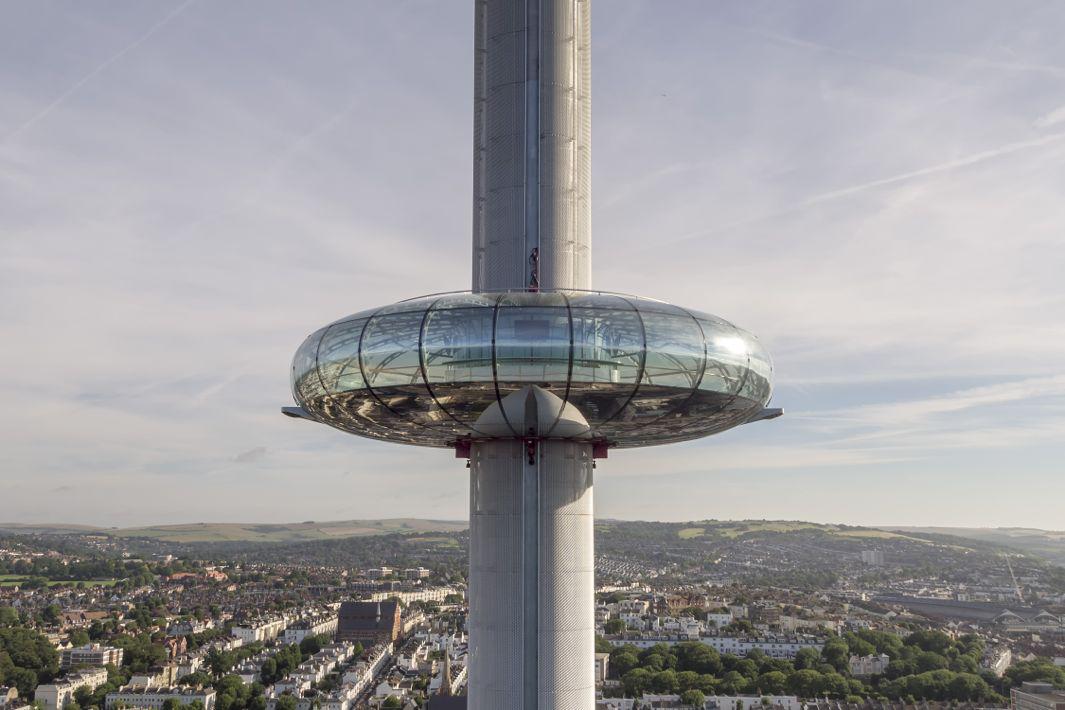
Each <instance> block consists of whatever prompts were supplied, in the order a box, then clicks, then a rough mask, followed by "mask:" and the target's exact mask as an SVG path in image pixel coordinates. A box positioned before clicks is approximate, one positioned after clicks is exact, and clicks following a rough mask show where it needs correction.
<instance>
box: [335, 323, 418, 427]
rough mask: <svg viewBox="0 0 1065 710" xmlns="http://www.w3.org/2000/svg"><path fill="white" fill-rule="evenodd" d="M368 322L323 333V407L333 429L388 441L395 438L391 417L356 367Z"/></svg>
mask: <svg viewBox="0 0 1065 710" xmlns="http://www.w3.org/2000/svg"><path fill="white" fill-rule="evenodd" d="M368 320H369V319H368V318H357V319H355V320H349V321H344V322H341V323H337V324H336V325H331V326H329V328H328V329H327V330H326V333H325V336H324V337H323V338H322V343H321V345H320V346H319V347H318V374H319V375H320V376H321V378H322V383H323V384H324V385H325V390H326V392H327V393H328V394H329V395H330V396H329V397H327V398H326V400H325V402H323V405H322V406H323V409H324V410H326V411H327V413H328V416H329V421H330V423H332V424H333V425H334V426H337V427H339V428H341V429H344V430H345V431H354V432H356V433H362V434H365V435H366V436H375V437H379V438H382V439H389V438H391V437H393V436H396V435H397V433H396V432H395V431H394V430H393V428H392V427H391V426H389V424H390V422H391V421H392V419H393V418H394V417H393V415H392V413H391V412H389V411H388V410H387V409H385V408H384V407H383V406H381V403H380V402H378V401H377V400H376V399H375V398H374V396H373V394H371V393H370V391H369V390H368V389H367V388H366V381H365V380H364V379H363V377H362V369H361V368H360V366H359V341H360V339H361V338H362V334H363V330H364V329H365V327H366V323H367V321H368ZM404 440H405V439H404Z"/></svg>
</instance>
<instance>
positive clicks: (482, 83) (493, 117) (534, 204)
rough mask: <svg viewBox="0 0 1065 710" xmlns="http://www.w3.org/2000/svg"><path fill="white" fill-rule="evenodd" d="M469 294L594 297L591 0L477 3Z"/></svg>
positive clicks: (490, 0) (486, 0)
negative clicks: (582, 292)
mask: <svg viewBox="0 0 1065 710" xmlns="http://www.w3.org/2000/svg"><path fill="white" fill-rule="evenodd" d="M475 3H476V31H475V63H474V82H475V84H474V168H473V173H474V180H473V199H474V206H473V290H474V291H492V290H506V289H514V288H519V289H520V288H525V287H527V286H528V285H529V282H530V276H531V274H530V272H531V268H530V266H531V264H530V259H531V258H533V255H534V251H535V252H536V255H537V256H538V261H539V279H538V280H539V286H540V287H542V288H545V289H551V288H563V289H564V288H575V289H587V288H591V283H592V278H591V205H590V202H591V199H590V198H591V137H592V103H591V0H475Z"/></svg>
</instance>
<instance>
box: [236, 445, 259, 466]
mask: <svg viewBox="0 0 1065 710" xmlns="http://www.w3.org/2000/svg"><path fill="white" fill-rule="evenodd" d="M264 458H266V447H265V446H256V447H255V448H254V449H248V450H247V451H242V452H241V453H239V454H237V455H236V456H234V457H233V461H235V462H236V463H257V462H259V461H262V460H263V459H264Z"/></svg>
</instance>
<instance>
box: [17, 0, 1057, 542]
mask: <svg viewBox="0 0 1065 710" xmlns="http://www.w3.org/2000/svg"><path fill="white" fill-rule="evenodd" d="M812 7H813V8H814V10H806V11H805V12H800V11H799V10H798V9H788V8H780V7H775V6H772V5H769V4H760V3H756V4H751V5H749V6H744V7H743V8H738V7H737V8H730V7H720V8H713V9H712V10H708V9H707V8H706V7H705V6H704V5H702V4H699V3H693V2H688V3H681V2H678V3H676V7H675V8H674V9H672V10H671V12H670V13H656V12H655V11H654V10H653V5H652V4H651V3H646V2H644V3H639V2H619V3H616V4H615V3H611V4H610V5H600V6H598V7H597V13H596V32H595V38H594V53H595V56H596V62H595V66H594V70H593V71H594V73H595V82H594V86H595V88H594V92H595V93H594V100H595V103H596V114H595V123H596V137H595V141H594V143H593V173H594V182H595V193H594V199H593V205H594V210H593V224H594V227H593V229H594V230H595V236H596V239H595V247H594V249H595V255H596V256H595V258H596V264H597V266H596V270H597V280H596V284H595V285H596V287H601V288H603V289H605V290H611V289H615V288H620V289H623V290H625V289H624V287H625V286H630V287H631V286H633V285H638V289H637V290H638V291H639V292H640V293H643V294H647V295H651V296H655V297H660V298H664V299H667V300H670V301H673V302H679V303H685V304H694V305H700V306H705V307H706V308H707V310H710V311H712V312H714V313H717V314H719V315H721V316H723V317H726V318H729V319H731V320H734V321H735V322H738V323H740V324H742V325H744V326H745V327H749V328H750V329H751V330H752V331H754V332H757V333H758V334H759V336H760V337H761V338H762V339H763V341H764V342H765V344H766V346H767V347H768V349H769V350H770V352H772V353H773V355H774V357H775V361H776V366H777V387H776V395H775V397H774V402H773V404H774V405H775V406H784V407H785V408H786V409H787V412H788V414H787V416H786V417H784V418H783V419H779V420H777V421H775V422H774V423H773V425H772V426H771V427H756V428H754V429H752V430H745V428H741V429H739V430H737V431H733V432H727V433H725V434H722V435H719V436H716V437H714V438H712V439H710V440H706V441H700V442H693V443H688V444H684V445H680V446H676V447H670V448H668V449H650V450H642V451H624V452H618V453H616V454H614V455H612V456H611V458H610V459H609V460H608V461H605V462H602V464H601V466H600V468H599V471H598V473H599V479H600V480H599V482H600V485H599V486H598V487H597V488H598V496H597V498H598V500H597V515H598V516H599V517H613V518H628V519H668V520H688V519H703V518H719V519H725V518H769V519H773V518H783V519H810V520H817V521H820V522H843V523H855V524H872V525H875V524H900V525H901V524H930V525H1011V524H1012V525H1024V526H1031V527H1044V528H1050V529H1062V528H1065V519H1063V518H1062V517H1061V514H1060V511H1059V510H1058V509H1057V506H1056V501H1059V500H1061V497H1062V495H1063V494H1065V482H1063V478H1062V477H1061V476H1060V473H1061V465H1060V464H1059V463H1058V462H1059V461H1060V460H1065V455H1063V454H1065V445H1063V444H1062V434H1063V433H1065V375H1062V374H1060V372H1061V371H1060V365H1059V364H1058V363H1059V362H1060V360H1061V356H1062V355H1063V354H1065V328H1063V327H1062V326H1063V325H1065V323H1063V320H1065V315H1063V309H1062V308H1061V306H1062V305H1065V287H1062V286H1061V284H1060V283H1059V282H1058V272H1059V271H1060V267H1061V266H1062V265H1065V264H1063V262H1065V247H1063V245H1062V243H1061V239H1060V237H1059V236H1058V232H1059V231H1060V230H1055V225H1057V224H1060V222H1061V219H1062V218H1065V206H1063V205H1062V204H1059V203H1060V202H1061V201H1060V199H1059V196H1060V189H1061V187H1062V185H1063V183H1065V172H1063V171H1062V168H1061V165H1060V163H1061V161H1060V158H1061V157H1062V155H1063V153H1065V140H1063V139H1065V105H1063V104H1065V50H1063V49H1062V48H1061V47H1059V46H1056V38H1055V37H1054V34H1053V32H1052V28H1053V26H1054V23H1053V22H1050V21H1049V20H1050V19H1052V18H1056V19H1062V15H1063V14H1065V10H1063V9H1061V8H1058V7H1055V6H1053V5H1051V4H1049V3H1030V4H1026V5H1024V6H1023V10H1022V11H1007V9H1006V8H1001V7H998V6H996V5H993V4H990V3H988V4H985V5H983V6H982V12H980V13H974V14H973V16H972V17H970V18H969V20H970V21H969V22H961V23H959V22H956V20H957V18H956V17H955V16H954V15H953V14H952V13H950V12H949V11H948V10H949V9H948V8H939V9H936V8H921V9H919V10H918V9H916V7H917V6H912V7H909V8H908V11H906V12H895V11H894V9H891V10H890V11H889V8H886V7H881V8H875V7H866V8H844V7H836V6H832V5H829V4H815V5H814V6H812ZM19 12H20V15H21V16H20V20H22V21H20V22H17V23H11V25H10V26H9V27H8V28H6V29H0V33H3V34H0V37H3V38H4V40H5V41H4V46H5V47H6V49H5V50H3V51H4V53H5V55H4V56H5V58H6V59H7V61H5V62H4V67H5V68H4V69H3V70H0V95H2V96H3V97H4V98H5V99H6V101H4V102H3V106H4V108H3V110H2V111H0V182H2V183H3V184H4V185H5V186H6V188H5V190H3V191H0V208H2V210H3V211H2V214H3V215H4V216H3V217H0V230H2V232H3V233H4V235H5V236H4V238H3V240H2V241H0V295H2V300H3V306H0V328H2V332H4V333H5V335H7V336H8V338H9V342H16V343H18V344H19V346H18V347H16V348H10V347H9V348H5V349H3V350H2V351H0V363H2V364H3V365H4V367H3V369H2V371H3V374H0V394H2V395H3V396H4V397H5V399H6V400H7V402H8V407H6V408H5V411H4V412H3V414H0V424H2V426H3V427H4V434H3V435H2V436H0V442H2V446H0V482H2V483H3V484H4V487H5V493H6V495H5V497H6V498H7V499H8V501H9V503H10V506H9V508H8V513H6V514H5V515H4V516H3V517H4V518H5V519H10V520H12V521H16V522H17V521H26V522H38V521H46V520H57V519H63V520H69V521H73V522H86V523H98V524H105V525H111V524H114V525H120V526H121V525H129V524H138V523H167V522H193V521H198V520H218V521H236V520H241V521H244V520H254V521H261V522H269V521H294V520H304V519H320V520H325V519H346V518H377V517H431V518H448V519H462V518H465V517H467V510H466V505H467V501H466V493H465V490H464V483H465V479H466V471H465V469H464V468H462V465H461V462H458V461H454V460H441V458H440V455H439V453H437V452H432V451H422V450H416V449H407V448H403V449H396V448H393V447H387V446H385V445H384V444H380V443H376V442H371V441H368V440H366V441H363V440H358V439H355V438H353V437H346V436H343V435H341V434H339V433H337V432H332V431H329V430H327V429H325V428H324V427H302V426H296V425H294V424H293V423H291V422H289V421H286V420H284V419H283V418H281V417H280V415H278V414H277V406H278V405H279V403H282V402H287V401H288V400H289V394H288V389H287V388H288V383H287V381H286V379H285V378H284V376H283V375H284V371H285V367H284V365H285V363H287V362H288V359H289V356H290V351H291V347H292V343H293V342H298V340H299V339H300V338H302V337H303V336H304V335H305V334H306V325H307V324H306V320H305V315H304V313H305V312H307V311H313V312H316V313H321V314H323V320H325V319H328V318H329V317H331V316H330V311H329V308H331V307H333V306H334V305H335V304H336V303H342V304H343V305H342V306H340V307H339V309H338V312H336V313H334V314H333V316H335V317H341V316H343V315H345V314H346V313H350V312H354V311H357V310H361V309H363V308H367V307H371V306H375V305H379V304H381V303H388V302H390V301H394V300H397V299H399V298H404V297H408V296H411V295H415V294H414V293H413V292H412V291H411V286H410V284H412V283H414V284H418V285H417V287H416V289H415V291H416V292H418V293H420V292H423V291H424V292H431V291H447V290H453V289H460V288H464V287H465V285H466V284H467V282H468V278H469V264H468V253H467V251H466V246H467V244H468V239H469V209H468V205H469V196H470V181H469V179H468V173H469V168H470V156H469V148H468V146H469V141H470V129H469V125H470V107H469V101H468V100H464V99H463V98H462V97H469V96H472V62H471V58H470V57H469V46H470V44H471V42H472V32H471V30H470V25H471V22H470V20H471V16H470V8H469V7H468V6H466V5H462V6H455V7H452V6H447V7H437V6H429V7H424V6H421V5H418V4H416V3H397V4H395V5H394V6H389V7H387V8H375V10H374V12H365V13H360V12H356V11H355V10H354V9H352V8H345V7H344V6H343V5H340V4H336V5H333V6H330V8H329V14H330V16H331V18H332V19H331V21H330V22H323V21H322V17H323V16H324V15H325V11H324V10H323V11H322V12H321V13H320V14H318V15H315V16H303V15H301V14H299V13H297V12H294V11H291V10H290V9H289V8H286V7H284V6H282V5H270V6H269V11H263V12H261V13H259V14H257V15H255V16H254V17H251V16H250V15H244V14H241V13H240V12H238V11H236V10H232V9H223V8H217V7H208V6H207V5H206V4H200V3H197V2H186V3H184V4H182V5H177V6H173V7H171V8H169V9H166V10H164V9H163V8H160V7H154V8H153V7H147V6H139V5H135V4H133V3H128V4H121V3H120V4H116V5H113V6H110V8H109V9H108V11H107V13H106V14H105V13H102V12H93V13H91V14H89V13H85V12H84V11H80V10H76V9H74V8H63V7H61V6H55V7H53V8H52V9H51V10H48V9H46V8H38V7H35V8H20V10H19ZM992 18H993V19H992ZM977 20H978V21H977ZM15 26H19V33H18V35H16V34H15V30H14V27H15ZM398 28H402V33H400V31H399V29H398ZM873 28H876V31H875V32H874V31H873ZM46 33H47V34H46ZM44 37H54V38H55V41H56V44H57V46H59V47H62V49H63V51H56V52H53V53H49V54H47V55H45V56H41V54H40V52H39V46H40V45H39V42H41V41H42V40H43V38H44ZM1003 37H1009V38H1010V39H1011V40H1012V44H1008V45H1007V44H1004V43H1003V41H1002V38H1003ZM407 43H413V44H415V45H417V46H419V47H422V48H423V51H422V52H420V53H409V52H407V51H405V50H404V51H400V47H402V46H404V45H405V44H407ZM279 44H280V45H281V46H283V47H284V48H285V50H286V51H280V52H271V51H270V50H271V47H275V46H277V45H279ZM351 67H356V69H355V70H352V69H351ZM363 68H365V71H363V70H362V69H363ZM664 74H665V75H666V76H667V80H666V84H665V86H662V77H663V75H664ZM456 97H458V98H457V99H456ZM428 116H431V117H432V120H431V121H429V120H426V117H428ZM395 153H398V154H399V155H400V156H401V157H400V159H399V160H396V159H395ZM637 198H638V200H637ZM648 234H653V235H660V236H654V237H652V238H647V235H648ZM442 240H447V244H448V246H449V247H452V248H448V249H441V248H439V246H440V244H441V241H442ZM644 241H646V245H644V244H643V242H644ZM648 245H649V246H648ZM607 246H609V248H606V247H607ZM397 258H402V259H403V268H404V270H405V271H408V272H409V278H405V279H403V280H401V281H396V280H394V279H393V278H392V276H393V275H394V274H395V272H396V270H397V267H396V260H397ZM678 262H679V267H678V266H677V263H678ZM667 263H668V264H670V268H669V269H667V268H666V264H667ZM678 268H679V273H674V272H677V269H678ZM671 269H672V270H673V271H672V272H671ZM628 290H632V288H630V289H628ZM386 457H387V458H386ZM382 474H387V475H382ZM1055 474H1058V475H1055ZM652 489H655V490H654V492H653V494H652ZM174 490H181V491H182V492H183V493H188V495H182V496H180V497H174V496H172V495H170V494H171V493H172V492H173V491H174ZM323 491H327V492H328V493H329V495H325V496H323V495H322V493H323ZM411 491H416V493H417V494H416V495H410V494H409V493H410V492H411ZM148 500H153V501H156V502H159V503H163V501H168V502H169V501H174V502H175V503H177V505H172V506H171V507H168V508H166V509H164V510H151V509H147V510H146V509H145V508H143V507H141V506H143V504H144V501H148ZM57 511H74V512H71V513H70V514H64V515H62V516H60V517H59V518H57V517H56V515H57ZM445 513H446V514H445Z"/></svg>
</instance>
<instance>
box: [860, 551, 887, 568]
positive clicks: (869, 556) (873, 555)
mask: <svg viewBox="0 0 1065 710" xmlns="http://www.w3.org/2000/svg"><path fill="white" fill-rule="evenodd" d="M862 564H863V565H869V566H871V567H883V566H884V551H883V550H862Z"/></svg>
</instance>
